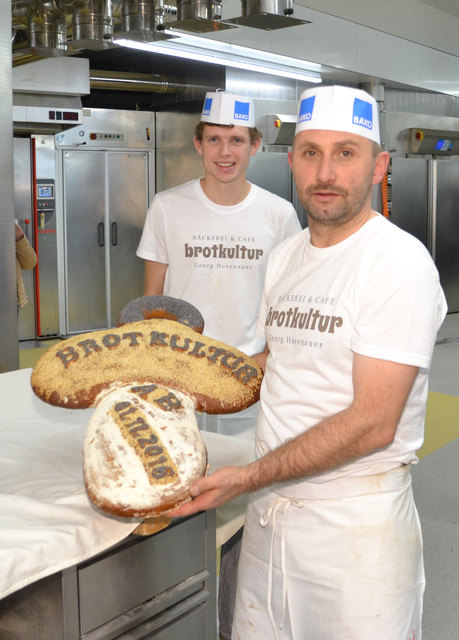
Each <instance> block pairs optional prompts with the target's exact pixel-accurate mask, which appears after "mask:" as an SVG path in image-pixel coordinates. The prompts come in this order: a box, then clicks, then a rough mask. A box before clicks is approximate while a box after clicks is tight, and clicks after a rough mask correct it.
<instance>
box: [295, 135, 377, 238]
mask: <svg viewBox="0 0 459 640" xmlns="http://www.w3.org/2000/svg"><path fill="white" fill-rule="evenodd" d="M373 150H374V147H373V144H372V143H371V141H370V140H368V139H367V138H364V137H363V136H358V135H354V134H352V133H346V132H342V131H324V130H309V131H301V132H300V133H298V135H297V136H296V137H295V141H294V146H293V151H292V152H291V153H290V154H289V160H290V165H291V167H292V172H293V176H294V178H295V184H296V188H297V192H298V197H299V199H300V201H301V203H302V205H303V207H304V208H305V209H306V211H307V213H308V219H309V220H310V221H311V220H312V221H314V222H316V223H317V224H320V225H326V226H329V227H338V226H340V225H343V224H346V223H348V222H350V221H352V220H353V219H354V218H356V217H358V216H359V215H365V213H368V212H370V211H371V190H372V186H373V185H374V184H377V183H378V182H379V181H380V180H381V178H382V176H383V175H384V171H385V169H386V166H387V160H388V154H387V153H386V152H382V153H379V154H377V155H374V152H373Z"/></svg>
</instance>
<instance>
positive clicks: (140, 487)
mask: <svg viewBox="0 0 459 640" xmlns="http://www.w3.org/2000/svg"><path fill="white" fill-rule="evenodd" d="M206 469H207V450H206V447H205V445H204V443H203V441H202V439H201V435H200V432H199V429H198V425H197V421H196V414H195V408H194V402H193V400H192V399H191V398H190V397H188V396H187V395H186V394H183V393H181V392H180V391H176V390H173V389H168V388H165V387H163V386H161V385H156V384H150V385H134V386H133V385H126V386H120V387H117V386H114V387H113V388H111V389H109V390H108V391H107V392H106V393H104V394H103V395H102V396H101V398H100V401H99V403H98V405H97V407H96V409H95V411H94V413H93V415H92V416H91V419H90V421H89V425H88V428H87V430H86V435H85V440H84V444H83V470H84V478H85V485H86V490H87V492H88V495H89V497H90V499H91V501H92V502H93V503H94V504H95V505H96V506H97V507H98V508H99V509H101V510H102V511H104V512H105V513H109V514H112V515H117V516H124V517H145V516H158V515H161V514H162V513H164V512H166V511H169V510H170V509H172V508H174V507H177V506H179V505H180V504H183V503H184V502H186V501H188V500H190V498H191V496H190V487H191V485H192V484H193V482H195V481H196V480H197V479H198V478H201V477H202V476H204V475H205V473H206Z"/></svg>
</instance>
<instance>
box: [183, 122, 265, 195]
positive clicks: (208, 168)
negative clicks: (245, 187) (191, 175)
mask: <svg viewBox="0 0 459 640" xmlns="http://www.w3.org/2000/svg"><path fill="white" fill-rule="evenodd" d="M194 146H195V147H196V151H197V152H198V153H199V155H200V156H201V157H202V163H203V165H204V170H205V175H206V178H209V177H210V178H213V179H214V180H216V181H217V182H221V183H231V182H234V181H237V180H245V174H246V171H247V167H248V166H249V161H250V156H253V155H254V154H255V153H256V152H257V150H258V147H259V146H260V141H257V142H256V143H254V144H252V143H251V141H250V132H249V129H248V127H238V126H235V127H221V126H218V125H211V124H206V125H205V126H204V130H203V133H202V140H201V141H199V140H197V139H196V138H195V139H194Z"/></svg>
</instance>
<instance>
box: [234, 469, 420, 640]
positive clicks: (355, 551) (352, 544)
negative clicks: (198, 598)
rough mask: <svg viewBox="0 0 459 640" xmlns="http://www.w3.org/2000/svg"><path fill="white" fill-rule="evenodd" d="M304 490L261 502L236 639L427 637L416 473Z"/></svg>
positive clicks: (241, 580)
mask: <svg viewBox="0 0 459 640" xmlns="http://www.w3.org/2000/svg"><path fill="white" fill-rule="evenodd" d="M295 488H296V487H295V485H290V486H288V489H285V488H283V489H277V488H276V491H273V490H272V489H265V490H263V491H260V492H258V493H256V494H254V495H253V496H252V497H251V500H250V503H249V507H248V511H247V514H246V525H245V530H244V537H243V542H242V550H241V556H240V561H239V573H238V588H237V595H236V607H235V617H234V624H233V634H232V640H255V639H256V640H370V639H371V640H421V617H422V598H423V593H424V585H425V580H424V567H423V559H422V537H421V529H420V524H419V518H418V515H417V511H416V507H415V505H414V501H413V495H412V490H411V475H410V473H409V467H408V466H403V467H399V468H397V469H395V470H393V471H389V472H387V473H383V474H380V475H375V476H366V477H359V478H342V479H340V480H336V481H332V482H327V483H324V484H314V483H308V486H307V487H306V488H305V487H304V483H302V495H301V496H299V495H295ZM305 491H306V492H307V493H308V496H307V497H306V496H305V495H304V494H305ZM287 494H288V495H287Z"/></svg>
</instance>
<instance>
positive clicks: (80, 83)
mask: <svg viewBox="0 0 459 640" xmlns="http://www.w3.org/2000/svg"><path fill="white" fill-rule="evenodd" d="M12 82H13V130H14V132H15V133H37V134H38V133H57V132H59V131H63V130H64V129H68V128H70V127H75V126H77V125H79V124H81V123H82V122H83V108H82V104H81V96H83V95H87V94H89V92H90V82H89V61H88V60H87V59H84V58H47V59H44V60H37V61H36V62H34V63H32V64H25V65H21V66H18V67H14V68H13V80H12Z"/></svg>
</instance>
